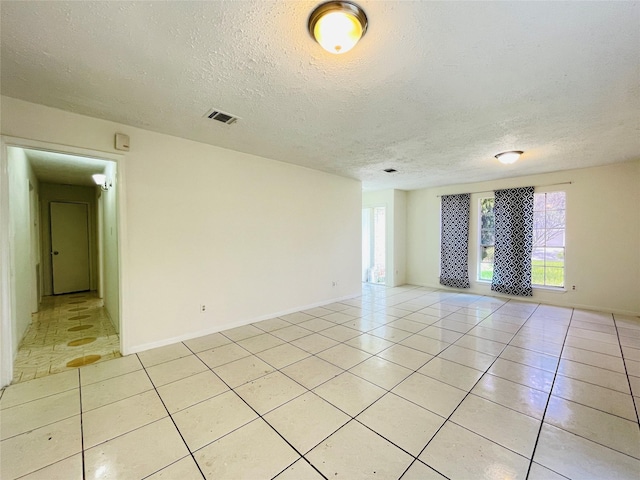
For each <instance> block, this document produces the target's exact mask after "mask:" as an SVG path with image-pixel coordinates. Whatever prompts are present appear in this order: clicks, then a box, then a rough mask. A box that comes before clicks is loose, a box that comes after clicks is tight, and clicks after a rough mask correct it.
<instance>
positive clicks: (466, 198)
mask: <svg viewBox="0 0 640 480" xmlns="http://www.w3.org/2000/svg"><path fill="white" fill-rule="evenodd" d="M441 201H442V203H441V219H440V284H441V285H446V286H448V287H455V288H469V287H470V285H469V269H468V251H469V247H468V245H469V212H470V207H471V195H470V194H468V193H463V194H460V195H443V196H442V198H441Z"/></svg>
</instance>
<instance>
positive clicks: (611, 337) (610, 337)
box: [569, 324, 618, 345]
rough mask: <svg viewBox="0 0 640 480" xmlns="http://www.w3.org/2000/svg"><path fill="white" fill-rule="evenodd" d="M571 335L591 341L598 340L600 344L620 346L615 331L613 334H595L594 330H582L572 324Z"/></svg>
mask: <svg viewBox="0 0 640 480" xmlns="http://www.w3.org/2000/svg"><path fill="white" fill-rule="evenodd" d="M569 335H571V336H574V337H579V338H586V339H589V340H597V341H599V342H605V343H612V344H613V345H617V344H618V335H617V334H616V332H615V331H613V332H611V333H605V332H595V331H593V330H590V329H584V328H580V327H577V326H574V325H573V324H571V327H570V328H569Z"/></svg>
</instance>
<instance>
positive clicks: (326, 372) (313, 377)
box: [282, 357, 343, 389]
mask: <svg viewBox="0 0 640 480" xmlns="http://www.w3.org/2000/svg"><path fill="white" fill-rule="evenodd" d="M342 372H343V370H342V369H341V368H339V367H336V366H335V365H333V364H331V363H329V362H325V361H324V360H322V359H320V358H317V357H308V358H305V359H304V360H301V361H299V362H297V363H294V364H293V365H289V366H288V367H285V368H283V369H282V373H284V374H285V375H287V376H288V377H290V378H292V379H293V380H295V381H296V382H298V383H300V384H301V385H303V386H305V387H307V388H308V389H313V388H315V387H317V386H318V385H320V384H321V383H324V382H326V381H327V380H330V379H331V378H333V377H335V376H337V375H340V374H341V373H342Z"/></svg>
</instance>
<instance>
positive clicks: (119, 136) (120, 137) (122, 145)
mask: <svg viewBox="0 0 640 480" xmlns="http://www.w3.org/2000/svg"><path fill="white" fill-rule="evenodd" d="M116 150H124V151H125V152H128V151H129V135H125V134H124V133H116Z"/></svg>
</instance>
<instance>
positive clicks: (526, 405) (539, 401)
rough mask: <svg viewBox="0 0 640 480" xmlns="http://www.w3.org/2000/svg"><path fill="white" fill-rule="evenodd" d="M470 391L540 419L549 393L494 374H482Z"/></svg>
mask: <svg viewBox="0 0 640 480" xmlns="http://www.w3.org/2000/svg"><path fill="white" fill-rule="evenodd" d="M471 393H473V394H474V395H477V396H479V397H482V398H486V399H487V400H491V401H492V402H495V403H498V404H500V405H503V406H505V407H508V408H511V409H513V410H516V411H518V412H520V413H524V414H525V415H529V416H531V417H534V418H537V419H542V416H543V415H544V409H545V407H546V405H547V400H548V399H549V393H548V392H543V391H541V390H536V389H534V388H531V387H527V386H524V385H521V384H519V383H514V382H512V381H510V380H505V379H503V378H500V377H496V376H494V375H484V376H483V377H482V378H481V379H480V381H479V382H478V384H477V385H476V386H475V387H474V388H473V390H471Z"/></svg>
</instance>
